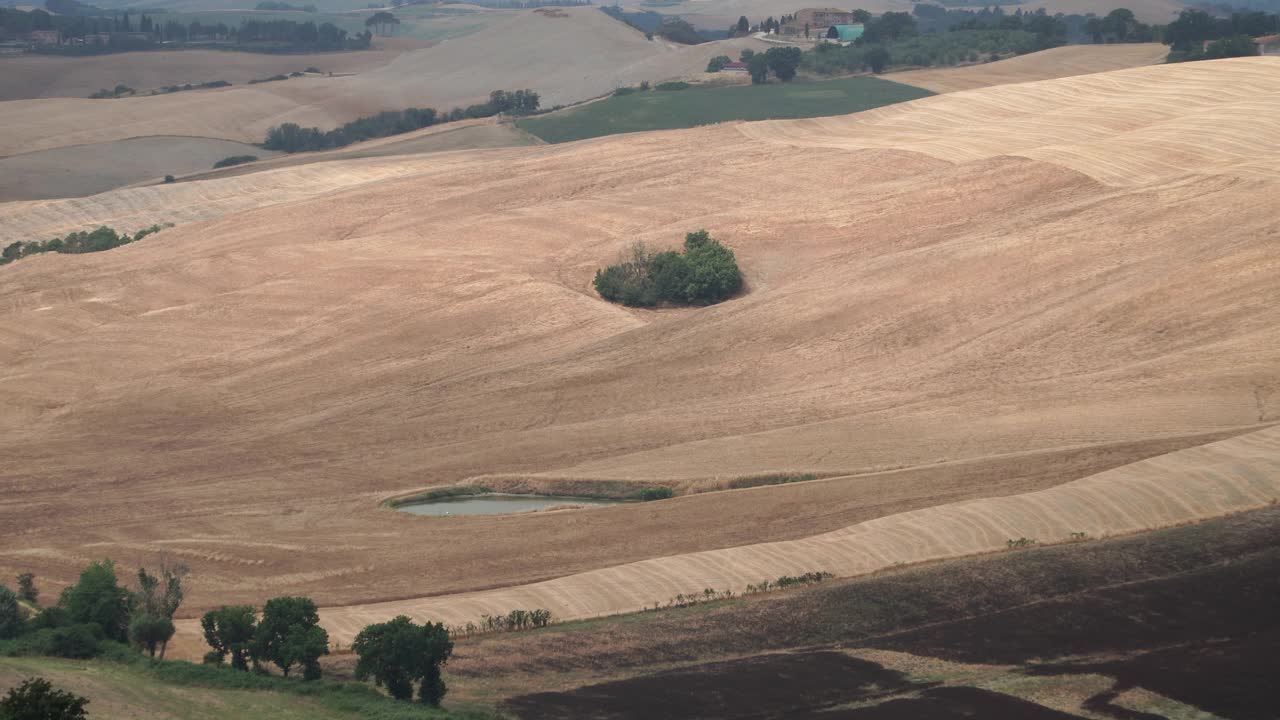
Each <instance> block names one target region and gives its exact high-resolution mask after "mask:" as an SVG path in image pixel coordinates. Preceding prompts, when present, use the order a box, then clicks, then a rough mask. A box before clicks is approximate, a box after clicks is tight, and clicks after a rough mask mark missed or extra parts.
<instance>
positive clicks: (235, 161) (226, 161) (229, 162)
mask: <svg viewBox="0 0 1280 720" xmlns="http://www.w3.org/2000/svg"><path fill="white" fill-rule="evenodd" d="M257 159H258V156H257V155H230V156H228V157H224V158H222V159H221V160H219V161H218V162H216V163H214V164H213V169H214V170H217V169H218V168H224V167H232V166H234V165H243V164H245V163H251V162H254V161H255V160H257Z"/></svg>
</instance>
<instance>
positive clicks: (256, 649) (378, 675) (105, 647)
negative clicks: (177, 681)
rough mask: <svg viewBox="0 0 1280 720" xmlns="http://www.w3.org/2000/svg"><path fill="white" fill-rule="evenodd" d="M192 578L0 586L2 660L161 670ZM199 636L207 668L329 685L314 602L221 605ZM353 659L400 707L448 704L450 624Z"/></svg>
mask: <svg viewBox="0 0 1280 720" xmlns="http://www.w3.org/2000/svg"><path fill="white" fill-rule="evenodd" d="M188 574H189V571H188V569H187V567H186V566H185V565H181V564H178V565H169V564H166V563H164V562H161V564H160V566H159V568H158V569H156V570H155V571H154V572H153V571H149V570H147V569H146V568H140V569H139V570H138V572H137V575H136V582H135V585H134V586H132V587H126V586H124V585H122V584H121V583H120V580H119V577H118V576H117V573H116V565H115V563H114V562H112V561H110V560H101V561H97V562H93V563H90V564H89V565H88V566H87V567H86V568H84V570H82V571H81V573H80V577H79V579H78V580H77V582H76V583H75V584H73V585H70V586H69V587H67V588H66V589H65V590H63V591H62V593H61V595H60V596H59V597H58V600H57V602H56V603H55V604H53V605H47V606H41V604H40V591H39V589H38V588H37V587H36V585H35V578H34V575H32V574H31V573H23V574H22V575H19V576H18V578H17V580H18V592H16V593H15V592H14V591H12V590H10V589H9V588H8V587H6V586H4V585H0V655H27V656H53V657H65V658H80V659H84V658H93V657H104V658H109V659H115V660H121V661H126V662H127V661H129V659H130V658H129V654H130V653H131V652H132V653H141V654H143V655H145V656H146V657H148V658H151V659H153V660H157V661H162V660H164V654H165V649H166V647H167V645H168V643H169V641H170V640H171V639H172V638H173V635H174V624H173V618H174V615H175V613H176V612H177V611H178V608H179V607H180V606H181V605H182V601H183V598H184V589H183V581H184V580H185V578H186V577H187V575H188ZM516 615H519V618H518V619H519V620H520V622H521V627H534V626H535V621H536V622H537V623H540V625H537V626H542V625H545V624H546V622H548V621H549V620H550V614H549V613H545V611H537V614H536V616H535V615H534V614H533V613H528V612H525V611H520V612H519V613H513V614H512V616H511V617H515V616H516ZM200 627H201V630H202V632H203V635H204V639H205V642H207V643H208V644H209V647H210V648H211V649H210V651H209V652H208V653H207V654H206V655H205V657H204V664H205V665H211V666H224V665H226V664H227V661H228V660H229V661H230V663H229V668H230V670H231V671H243V672H246V673H250V672H252V673H255V674H257V675H266V674H268V673H267V670H266V666H268V665H274V666H275V667H276V668H278V669H279V671H280V673H281V674H282V675H283V676H284V677H285V678H288V677H290V673H291V672H292V671H293V670H295V669H299V668H300V669H301V671H302V672H301V676H302V680H304V681H308V682H314V681H318V680H320V679H321V677H322V670H321V667H320V662H319V661H320V658H321V657H323V656H324V655H327V654H328V653H329V635H328V633H327V632H326V631H325V630H324V628H322V627H321V626H320V618H319V614H318V612H317V608H316V605H315V603H314V602H313V601H312V600H311V599H310V598H306V597H293V596H284V597H277V598H272V599H270V600H268V601H267V602H266V604H264V605H263V607H262V610H261V612H259V611H258V610H256V609H255V608H254V607H252V606H248V605H236V606H226V605H224V606H222V607H218V608H216V609H214V610H210V611H209V612H207V613H205V614H204V616H202V617H201V619H200ZM352 650H353V651H354V652H355V653H356V655H357V658H358V659H357V663H356V668H355V675H356V677H357V679H359V680H370V679H371V680H373V681H374V683H375V684H376V685H377V686H379V687H385V688H386V689H387V691H388V693H390V694H391V696H392V697H394V698H396V699H398V700H408V699H410V698H412V696H413V693H414V690H413V686H414V684H417V686H418V699H419V700H420V701H421V702H423V703H426V704H428V705H433V706H437V705H439V704H440V701H441V699H443V698H444V695H445V693H446V691H447V688H446V686H445V683H444V680H443V678H442V677H441V666H442V665H444V664H445V663H446V662H447V661H448V659H449V657H450V655H452V653H453V640H452V639H451V637H450V635H449V632H448V630H447V629H446V628H445V626H444V625H443V624H441V623H431V622H426V623H423V624H421V625H419V624H416V623H414V622H413V621H412V620H410V619H409V618H407V617H404V616H400V617H396V618H394V619H392V620H390V621H387V622H383V623H373V624H371V625H367V626H365V628H364V629H363V630H361V631H360V633H359V634H358V635H357V636H356V638H355V642H354V643H353V644H352ZM134 657H137V655H134ZM171 664H172V663H163V665H166V666H167V665H171ZM178 664H179V665H182V664H183V663H178ZM10 697H21V698H24V702H30V700H31V698H35V697H41V698H52V697H54V696H53V695H51V691H50V689H49V688H48V687H24V688H23V689H22V690H21V691H20V692H16V693H10ZM6 702H9V700H8V699H5V700H4V701H0V709H6V710H7V706H6V705H5V704H4V703H6ZM14 702H15V703H16V702H17V701H14ZM80 707H81V709H83V703H81V704H80ZM82 716H83V715H80V716H75V715H71V716H66V717H82ZM38 717H42V718H44V717H55V716H46V715H40V716H38ZM56 717H63V716H60V715H59V716H56Z"/></svg>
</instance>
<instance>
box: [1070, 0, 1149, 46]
mask: <svg viewBox="0 0 1280 720" xmlns="http://www.w3.org/2000/svg"><path fill="white" fill-rule="evenodd" d="M1084 31H1085V32H1086V33H1088V35H1089V39H1090V40H1092V41H1093V42H1094V43H1104V42H1107V43H1126V42H1154V41H1155V40H1156V29H1155V28H1154V27H1152V26H1151V25H1147V24H1146V23H1141V22H1138V19H1137V18H1136V17H1134V15H1133V11H1132V10H1129V9H1128V8H1116V9H1115V10H1112V11H1111V12H1109V13H1107V15H1106V17H1101V18H1097V17H1091V18H1089V19H1088V20H1086V21H1085V23H1084Z"/></svg>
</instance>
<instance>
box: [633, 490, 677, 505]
mask: <svg viewBox="0 0 1280 720" xmlns="http://www.w3.org/2000/svg"><path fill="white" fill-rule="evenodd" d="M675 496H676V492H675V491H674V490H672V489H671V488H669V487H663V486H658V487H647V488H643V489H641V490H640V491H639V492H637V493H636V499H637V500H640V501H641V502H649V501H651V500H666V499H668V498H673V497H675Z"/></svg>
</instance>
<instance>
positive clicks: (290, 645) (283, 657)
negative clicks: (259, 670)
mask: <svg viewBox="0 0 1280 720" xmlns="http://www.w3.org/2000/svg"><path fill="white" fill-rule="evenodd" d="M328 654H329V633H327V632H325V631H324V628H322V627H320V617H319V615H317V614H316V604H315V603H314V602H312V601H311V598H306V597H278V598H272V599H270V600H268V601H267V604H266V605H265V606H263V608H262V621H261V622H259V623H258V629H257V631H256V632H255V633H254V636H253V657H254V659H255V660H258V661H266V662H271V663H275V665H276V667H279V668H280V671H281V672H283V673H284V676H285V677H289V670H290V668H292V667H293V666H294V665H301V666H302V677H303V679H304V680H319V679H320V656H322V655H328Z"/></svg>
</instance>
